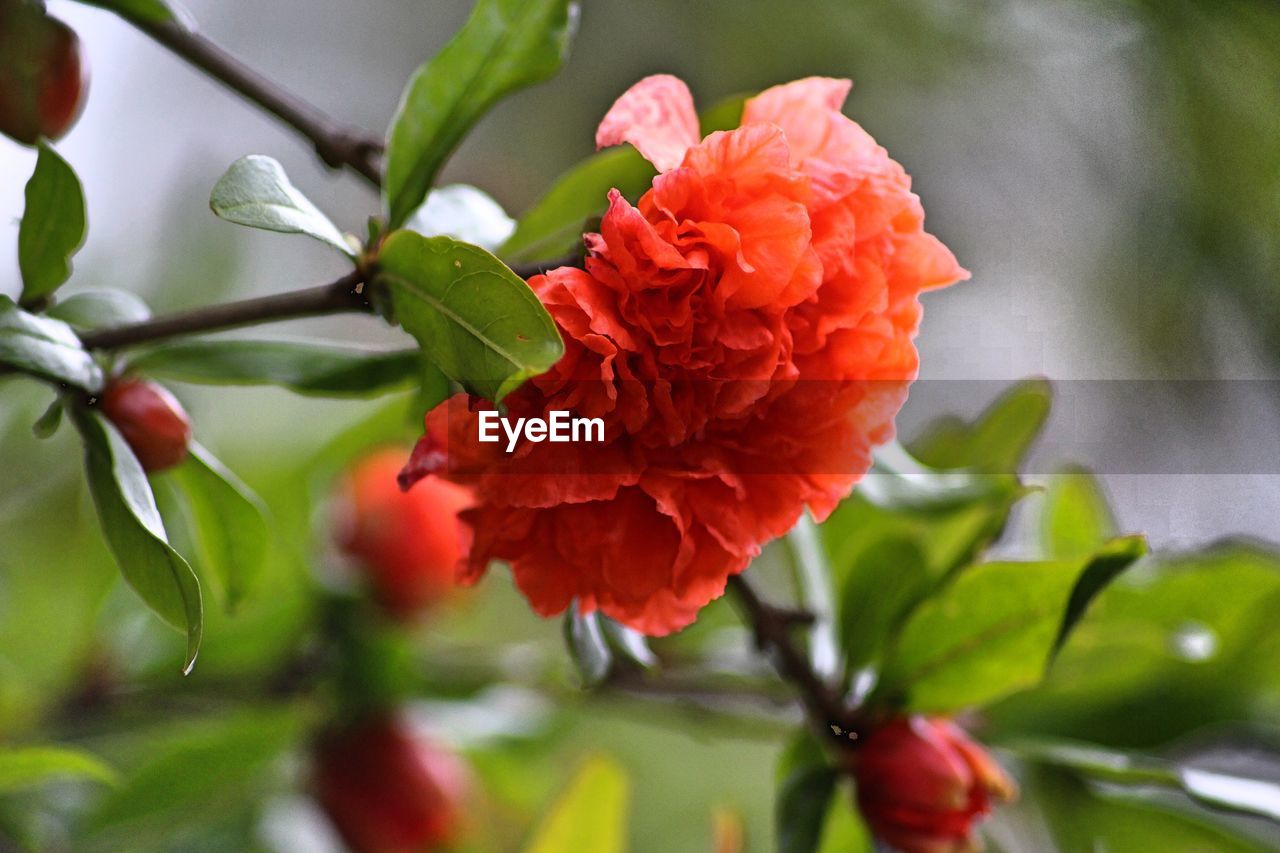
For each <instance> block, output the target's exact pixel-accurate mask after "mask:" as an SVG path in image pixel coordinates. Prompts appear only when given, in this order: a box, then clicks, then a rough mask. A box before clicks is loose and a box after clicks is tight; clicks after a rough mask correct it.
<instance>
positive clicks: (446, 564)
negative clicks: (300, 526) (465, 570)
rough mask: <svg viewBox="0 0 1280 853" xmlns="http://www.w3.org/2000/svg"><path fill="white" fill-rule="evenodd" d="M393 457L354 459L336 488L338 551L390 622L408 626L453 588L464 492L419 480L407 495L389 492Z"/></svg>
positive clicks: (397, 461)
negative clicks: (402, 621)
mask: <svg viewBox="0 0 1280 853" xmlns="http://www.w3.org/2000/svg"><path fill="white" fill-rule="evenodd" d="M406 458H407V456H406V454H405V453H404V452H403V451H401V450H384V451H380V452H378V453H375V454H373V455H371V456H368V457H366V458H364V459H362V460H361V461H360V462H359V463H358V464H356V466H355V467H354V468H353V469H352V471H351V473H350V475H349V477H348V478H347V481H346V482H345V483H344V484H343V488H342V497H341V500H340V502H339V518H338V523H337V529H338V531H339V532H338V536H337V538H338V544H339V546H340V547H341V548H342V549H343V550H344V551H345V552H346V553H347V554H348V555H350V556H351V557H353V558H354V560H355V562H356V563H357V564H358V568H359V569H360V572H361V574H362V575H363V576H364V579H365V581H366V583H367V584H368V586H369V589H370V591H371V592H372V593H373V595H374V597H375V598H376V599H377V601H378V603H379V604H380V605H381V606H382V607H383V608H384V609H385V610H386V611H387V612H388V613H390V614H391V615H393V616H395V617H397V618H399V619H408V618H411V617H413V616H415V615H417V614H418V613H420V612H421V611H422V610H423V609H425V608H427V607H429V606H430V605H432V604H434V603H436V602H437V601H439V600H441V599H442V598H444V597H445V596H446V595H448V594H449V592H450V591H452V590H453V589H454V587H455V566H456V565H457V563H458V561H459V560H460V559H461V558H462V556H463V553H464V552H463V541H462V540H463V531H462V529H461V525H459V524H458V512H459V510H461V509H462V508H464V507H466V506H467V505H469V503H470V496H469V495H468V493H467V490H466V489H464V488H462V487H460V486H456V485H454V484H453V483H449V482H446V481H445V480H441V479H439V478H438V477H427V478H425V479H423V480H421V481H420V482H418V483H417V484H416V485H414V486H413V487H412V488H410V489H409V490H408V491H402V490H401V489H400V487H399V485H397V482H396V475H397V473H398V472H399V471H400V469H401V468H402V467H403V466H404V464H405V459H406Z"/></svg>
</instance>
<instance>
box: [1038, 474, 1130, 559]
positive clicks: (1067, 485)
mask: <svg viewBox="0 0 1280 853" xmlns="http://www.w3.org/2000/svg"><path fill="white" fill-rule="evenodd" d="M1115 528H1116V523H1115V519H1114V518H1113V517H1112V515H1111V508H1110V507H1109V506H1108V505H1107V498H1106V496H1105V495H1104V494H1103V493H1102V487H1101V485H1099V484H1098V481H1097V479H1096V478H1095V477H1094V476H1093V475H1092V474H1090V473H1089V472H1088V471H1085V470H1083V469H1072V470H1067V471H1062V472H1059V473H1057V474H1055V475H1053V477H1052V478H1051V479H1050V480H1049V488H1048V490H1047V491H1046V492H1045V496H1044V510H1043V512H1042V514H1041V516H1040V541H1041V545H1042V548H1043V550H1044V554H1045V556H1046V557H1050V558H1054V559H1061V558H1071V557H1079V556H1081V555H1083V554H1087V553H1089V552H1090V551H1092V550H1094V549H1095V548H1097V547H1098V546H1099V545H1100V544H1102V543H1103V542H1105V541H1106V540H1107V539H1108V538H1109V537H1111V536H1114V535H1115Z"/></svg>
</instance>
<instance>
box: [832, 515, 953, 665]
mask: <svg viewBox="0 0 1280 853" xmlns="http://www.w3.org/2000/svg"><path fill="white" fill-rule="evenodd" d="M932 585H933V584H932V578H931V577H930V575H929V570H928V568H927V566H926V565H925V558H924V554H923V553H921V551H920V548H919V546H917V545H916V544H915V542H914V541H912V540H911V539H908V538H905V537H891V538H887V539H884V540H882V541H879V542H876V543H874V544H872V545H870V546H869V547H867V548H866V549H864V550H863V551H862V552H861V553H860V554H859V555H858V557H857V559H856V560H854V563H853V568H852V570H851V571H850V573H849V576H848V578H847V579H846V580H845V584H844V588H843V590H842V591H841V600H840V641H841V646H842V647H843V649H844V654H845V658H846V660H847V662H848V666H849V668H850V669H857V668H859V667H861V666H864V665H866V664H868V663H871V662H872V661H875V660H877V659H878V658H879V656H880V653H881V651H882V650H883V648H884V644H885V642H886V640H887V639H888V638H889V637H890V636H891V635H892V634H893V632H894V630H895V629H896V628H897V627H898V625H900V624H901V621H902V619H903V618H904V617H905V616H906V614H907V613H908V612H910V610H911V609H912V608H913V607H914V606H915V605H916V604H918V603H919V602H920V601H921V600H922V599H923V598H924V597H925V596H926V595H927V594H928V592H929V589H930V588H931V587H932Z"/></svg>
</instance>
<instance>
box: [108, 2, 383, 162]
mask: <svg viewBox="0 0 1280 853" xmlns="http://www.w3.org/2000/svg"><path fill="white" fill-rule="evenodd" d="M126 18H127V20H129V22H130V23H132V24H133V25H134V26H136V27H137V28H138V29H140V30H142V31H143V32H144V33H146V34H147V35H149V36H151V37H152V38H153V39H155V40H156V41H158V42H160V44H162V45H164V46H165V47H167V48H169V50H171V51H173V52H174V53H176V54H177V55H178V56H180V57H182V58H183V59H185V60H186V61H187V62H189V63H191V64H192V65H194V66H196V67H197V68H199V69H200V70H202V71H204V72H205V73H206V74H208V75H209V76H211V77H213V78H215V79H216V80H219V81H220V82H222V83H223V84H224V85H226V86H227V87H229V88H231V89H233V90H235V91H236V92H239V93H240V94H241V95H243V96H244V97H245V98H248V99H249V100H250V101H252V102H254V103H255V104H257V105H258V106H260V107H262V108H263V109H264V110H266V111H267V112H269V113H271V114H272V115H274V116H276V117H277V118H279V119H280V120H281V121H283V122H284V123H285V124H287V125H289V126H290V127H292V128H293V129H294V130H296V131H298V132H299V133H301V134H302V135H303V136H305V137H307V139H309V140H311V142H312V144H313V145H315V148H316V153H317V154H319V155H320V159H321V160H323V161H324V162H325V164H326V165H328V166H330V167H332V168H335V169H337V168H343V167H345V168H348V169H351V170H352V171H354V172H356V173H357V174H360V175H363V176H364V177H365V178H366V179H367V180H368V181H369V183H371V184H373V185H374V186H381V184H382V168H381V165H380V163H379V154H380V152H381V151H382V147H383V145H382V139H381V138H380V137H377V136H374V135H373V134H370V133H369V132H368V131H365V130H361V129H358V128H354V127H351V126H348V125H343V124H341V123H339V122H338V121H336V120H335V119H333V118H332V117H330V116H329V115H327V114H325V113H324V112H322V111H321V110H319V109H318V108H317V107H315V106H313V105H312V104H309V103H307V102H306V101H304V100H303V99H301V98H299V97H298V96H296V95H294V94H293V93H292V92H289V91H286V90H285V89H283V88H281V87H280V86H279V85H277V84H276V83H274V82H273V81H271V80H269V79H267V78H266V77H264V76H263V75H262V74H260V73H258V72H257V71H255V70H253V69H252V68H250V67H249V66H247V65H245V64H244V63H243V62H241V61H240V60H239V59H236V58H235V57H234V56H232V55H231V54H229V53H228V52H227V51H226V50H224V49H223V48H222V47H220V46H218V44H216V43H215V42H213V41H210V40H209V39H207V38H205V37H204V36H202V35H200V34H199V33H195V32H191V31H190V30H186V29H184V28H183V27H181V26H178V25H176V24H153V23H148V22H146V21H142V20H138V19H136V18H132V17H128V16H126Z"/></svg>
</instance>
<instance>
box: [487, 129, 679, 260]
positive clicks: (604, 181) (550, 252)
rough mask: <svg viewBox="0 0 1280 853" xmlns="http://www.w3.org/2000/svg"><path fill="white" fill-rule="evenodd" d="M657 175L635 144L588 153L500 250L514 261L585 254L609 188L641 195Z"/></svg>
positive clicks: (523, 218)
mask: <svg viewBox="0 0 1280 853" xmlns="http://www.w3.org/2000/svg"><path fill="white" fill-rule="evenodd" d="M655 174H656V172H655V171H654V168H653V165H652V164H651V163H649V161H648V160H646V159H644V158H643V157H641V156H640V152H638V151H636V150H635V149H634V148H632V147H631V146H630V145H624V146H619V147H617V148H610V149H608V150H606V151H601V152H600V153H599V154H594V155H592V156H591V157H588V158H587V159H585V160H583V161H582V162H581V163H579V164H578V165H576V166H574V167H573V168H572V169H570V170H569V171H568V172H566V173H564V174H563V175H561V176H560V177H559V178H557V179H556V182H555V183H554V184H552V185H551V189H550V190H548V191H547V192H546V194H545V195H543V196H542V198H540V199H538V201H536V202H534V204H533V206H532V207H530V208H529V209H528V210H526V211H525V212H524V215H523V216H521V217H520V220H519V222H517V223H516V230H515V231H514V232H513V233H512V234H511V236H510V237H509V238H508V239H507V242H505V243H503V244H502V246H501V247H500V248H499V249H498V254H499V255H501V256H502V257H503V258H506V259H507V260H509V261H511V262H512V263H524V262H534V261H541V260H546V259H548V258H559V257H562V256H565V255H570V254H574V253H577V252H581V251H582V234H583V232H584V231H586V230H588V229H587V223H588V220H590V219H592V218H593V217H598V216H601V215H602V214H603V213H604V212H605V208H607V207H608V205H609V199H608V195H609V190H611V189H617V190H618V191H619V192H621V193H622V194H623V195H624V196H626V197H627V198H631V199H634V198H637V197H639V196H640V195H641V194H642V193H643V192H644V191H645V190H647V189H648V188H649V185H650V184H651V183H652V182H653V177H654V175H655Z"/></svg>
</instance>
